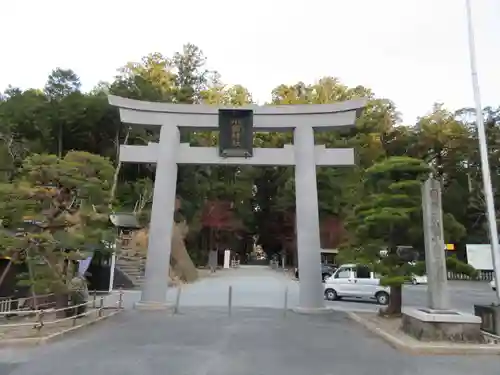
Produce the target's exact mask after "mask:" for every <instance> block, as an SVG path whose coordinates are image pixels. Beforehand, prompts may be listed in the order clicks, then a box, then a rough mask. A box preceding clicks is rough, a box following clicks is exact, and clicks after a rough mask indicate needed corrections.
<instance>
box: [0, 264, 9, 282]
mask: <svg viewBox="0 0 500 375" xmlns="http://www.w3.org/2000/svg"><path fill="white" fill-rule="evenodd" d="M11 267H12V260H9V263H8V264H7V266H6V267H5V269H4V270H3V272H2V275H1V276H0V286H2V284H3V281H4V280H5V278H6V277H7V274H8V273H9V271H10V268H11Z"/></svg>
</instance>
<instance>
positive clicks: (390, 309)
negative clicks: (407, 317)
mask: <svg viewBox="0 0 500 375" xmlns="http://www.w3.org/2000/svg"><path fill="white" fill-rule="evenodd" d="M402 305H403V286H402V285H395V286H391V298H389V305H388V306H387V308H385V309H383V310H381V313H382V315H385V316H400V315H401V306H402Z"/></svg>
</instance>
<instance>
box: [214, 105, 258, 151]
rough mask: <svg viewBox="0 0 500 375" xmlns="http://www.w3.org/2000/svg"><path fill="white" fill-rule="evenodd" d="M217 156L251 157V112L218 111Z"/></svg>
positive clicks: (248, 110) (237, 110) (245, 110)
mask: <svg viewBox="0 0 500 375" xmlns="http://www.w3.org/2000/svg"><path fill="white" fill-rule="evenodd" d="M219 131H220V133H219V155H220V156H222V157H251V156H252V155H253V111H252V110H251V109H219Z"/></svg>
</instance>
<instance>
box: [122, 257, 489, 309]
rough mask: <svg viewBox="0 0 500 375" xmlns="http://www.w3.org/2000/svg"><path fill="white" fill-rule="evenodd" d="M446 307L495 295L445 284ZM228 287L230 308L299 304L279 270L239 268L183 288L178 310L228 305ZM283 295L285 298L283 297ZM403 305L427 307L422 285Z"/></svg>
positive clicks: (477, 285)
mask: <svg viewBox="0 0 500 375" xmlns="http://www.w3.org/2000/svg"><path fill="white" fill-rule="evenodd" d="M448 285H449V288H448V289H449V295H450V304H451V307H452V308H455V309H457V310H459V311H462V312H469V313H472V312H473V311H474V304H477V303H482V304H483V303H485V304H489V303H491V302H493V301H494V300H495V298H496V297H495V293H494V292H493V291H492V289H491V288H490V286H489V285H488V283H487V282H479V281H478V282H471V281H449V284H448ZM229 286H231V288H232V298H231V300H232V301H231V303H232V306H233V307H261V308H262V307H265V308H278V309H283V308H284V307H285V300H286V305H287V308H293V307H295V306H297V305H298V301H299V281H297V280H295V279H293V278H290V276H289V274H287V273H284V272H282V271H279V270H278V271H276V270H271V269H270V268H269V267H266V266H242V267H241V268H239V269H229V270H220V271H218V272H216V273H215V274H214V275H211V276H209V277H207V278H203V279H200V280H199V281H197V282H195V283H193V284H189V285H184V286H183V287H182V291H181V298H180V308H183V307H224V306H226V307H227V306H228V300H229V296H228V294H229ZM285 293H286V294H287V297H286V298H285ZM176 295H177V289H176V288H169V290H168V293H167V299H168V301H169V302H170V303H172V304H173V303H174V302H175V300H176ZM139 299H140V291H129V292H125V298H124V301H125V306H126V307H127V308H132V307H133V304H134V303H135V302H137V301H139ZM325 304H326V305H327V306H329V307H331V308H333V309H335V310H339V311H360V312H362V311H378V309H379V308H380V306H378V305H377V304H376V303H375V302H372V301H367V300H358V299H351V300H347V299H342V300H340V301H326V302H325ZM403 304H404V305H405V306H419V307H423V306H426V304H427V286H426V285H411V284H408V285H405V286H404V288H403Z"/></svg>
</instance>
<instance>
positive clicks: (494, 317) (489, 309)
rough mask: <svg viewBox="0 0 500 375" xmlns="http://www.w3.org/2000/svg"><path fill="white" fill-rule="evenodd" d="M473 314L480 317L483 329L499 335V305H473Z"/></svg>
mask: <svg viewBox="0 0 500 375" xmlns="http://www.w3.org/2000/svg"><path fill="white" fill-rule="evenodd" d="M474 315H476V316H477V317H479V318H480V319H481V321H482V323H481V329H482V330H483V331H485V332H488V333H491V334H492V335H496V336H500V305H474Z"/></svg>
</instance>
